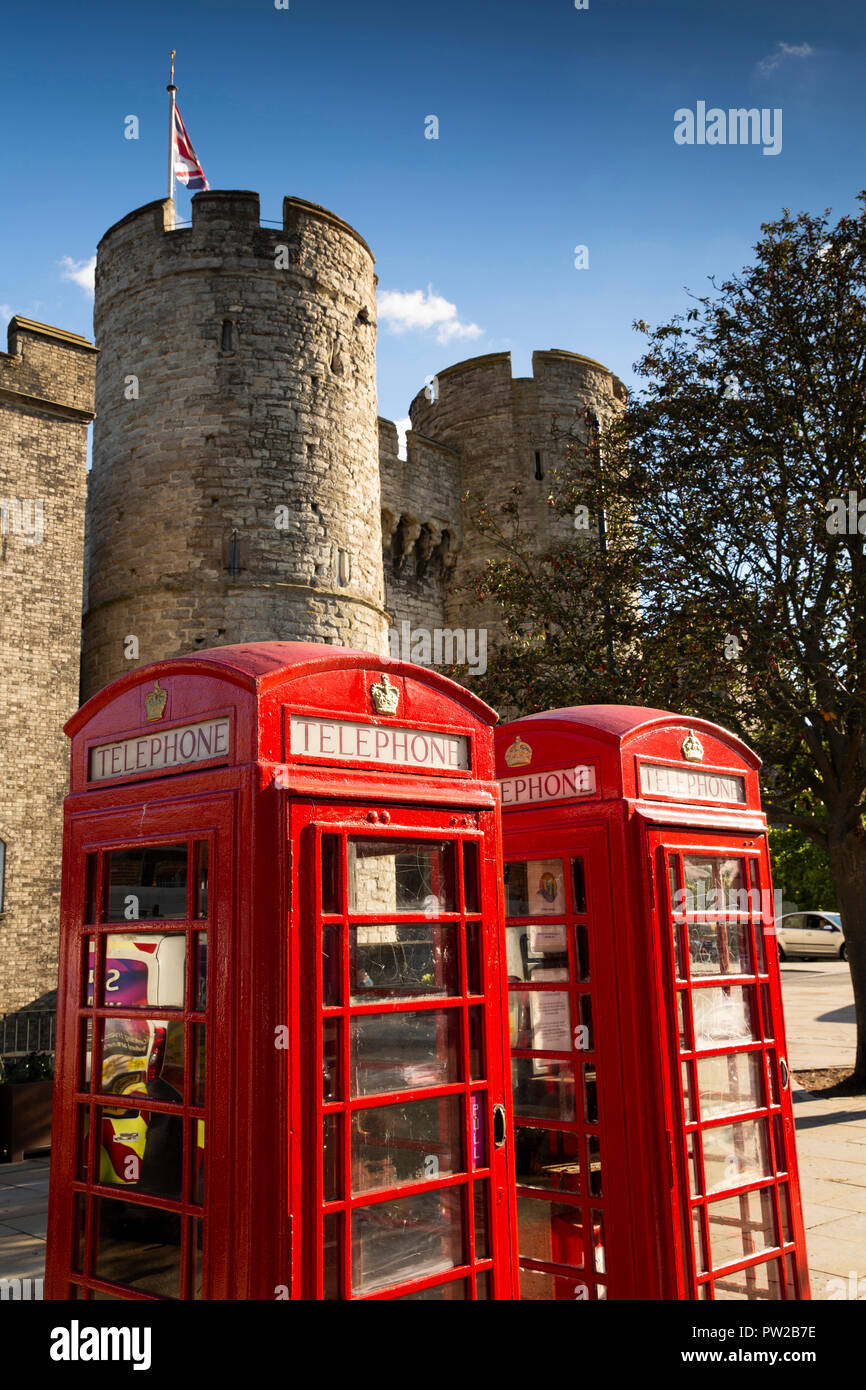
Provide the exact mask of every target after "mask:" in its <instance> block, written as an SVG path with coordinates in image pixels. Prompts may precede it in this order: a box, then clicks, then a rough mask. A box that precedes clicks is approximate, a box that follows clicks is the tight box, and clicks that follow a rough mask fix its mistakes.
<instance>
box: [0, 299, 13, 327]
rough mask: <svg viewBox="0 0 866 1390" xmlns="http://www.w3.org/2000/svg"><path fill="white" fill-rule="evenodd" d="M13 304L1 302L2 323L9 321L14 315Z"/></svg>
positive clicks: (0, 314)
mask: <svg viewBox="0 0 866 1390" xmlns="http://www.w3.org/2000/svg"><path fill="white" fill-rule="evenodd" d="M12 313H13V310H12V305H11V304H0V323H8V322H9V320H10V319H11V317H12Z"/></svg>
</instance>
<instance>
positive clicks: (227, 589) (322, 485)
mask: <svg viewBox="0 0 866 1390" xmlns="http://www.w3.org/2000/svg"><path fill="white" fill-rule="evenodd" d="M170 212H171V205H170V204H168V203H163V202H159V203H152V204H150V205H149V206H147V207H145V208H140V209H139V210H138V211H136V212H134V213H131V214H130V215H129V216H128V217H126V218H124V219H123V221H121V222H119V223H118V224H117V225H116V226H115V227H112V228H111V229H110V230H109V231H108V232H107V233H106V235H105V236H104V237H103V239H102V241H101V242H100V245H99V249H98V258H97V270H96V307H95V325H96V336H97V341H98V342H99V345H100V362H99V371H98V374H97V384H96V401H97V415H98V420H97V426H96V429H95V433H94V449H93V471H92V476H91V486H90V497H89V499H88V551H89V561H90V565H89V583H88V594H87V599H86V613H85V626H84V657H83V688H84V694H85V696H88V695H90V694H92V693H93V692H94V691H96V690H98V689H99V688H100V687H101V686H103V685H105V684H106V683H107V682H108V681H110V680H113V679H115V678H116V677H117V676H119V675H121V674H123V673H124V672H125V671H128V670H129V669H130V667H131V666H134V665H136V664H139V663H143V662H148V661H152V660H154V659H156V658H158V657H166V656H173V655H176V654H179V653H182V652H188V651H194V650H196V648H198V647H210V646H220V645H224V644H226V643H232V642H254V641H266V640H273V639H277V640H291V639H305V640H308V641H309V640H312V641H315V640H319V641H322V642H329V643H335V644H339V645H342V646H348V647H362V648H369V649H373V650H375V651H381V650H383V648H384V641H385V629H386V618H385V613H384V609H383V598H384V594H383V576H382V561H381V537H380V531H379V510H380V509H379V468H378V432H377V415H376V389H375V341H376V305H375V288H374V287H375V278H374V273H373V256H372V254H371V252H370V250H369V248H368V247H367V245H366V243H365V242H364V241H363V240H362V239H361V237H359V236H358V234H357V233H356V232H355V231H354V230H353V229H352V228H351V227H349V226H348V225H347V224H346V223H345V222H343V221H341V219H340V218H338V217H335V216H334V215H333V214H332V213H329V212H327V211H326V210H325V209H323V208H318V207H316V206H315V205H314V204H310V203H305V202H302V201H301V200H299V199H293V198H286V199H285V201H284V226H283V229H282V230H279V229H271V228H264V227H261V226H260V225H259V199H258V195H257V194H255V193H245V192H207V193H199V194H197V195H196V196H195V198H194V199H193V203H192V226H191V227H189V228H177V229H170ZM279 508H282V509H283V510H282V512H278V509H279ZM276 522H279V524H278V525H277V524H275V523H276ZM129 637H135V638H137V639H138V658H137V660H135V659H133V660H130V659H128V658H127V656H126V654H125V651H128V650H130V648H129V647H127V646H126V642H127V639H128V638H129Z"/></svg>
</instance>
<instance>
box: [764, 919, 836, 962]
mask: <svg viewBox="0 0 866 1390" xmlns="http://www.w3.org/2000/svg"><path fill="white" fill-rule="evenodd" d="M776 934H777V937H778V941H779V960H785V959H786V958H787V957H788V956H836V957H838V958H839V959H841V960H847V959H848V947H847V946H846V945H845V938H844V936H843V935H842V919H841V917H840V916H839V914H838V912H786V913H785V915H784V917H780V918H779V925H778V927H777V929H776Z"/></svg>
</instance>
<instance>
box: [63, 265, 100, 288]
mask: <svg viewBox="0 0 866 1390" xmlns="http://www.w3.org/2000/svg"><path fill="white" fill-rule="evenodd" d="M60 264H61V266H62V267H63V269H62V270H61V272H60V276H61V279H63V280H74V281H75V283H76V285H80V286H81V288H82V289H83V290H85V291H86V293H87V294H90V295H92V294H93V287H94V283H95V281H96V257H95V256H91V257H90V260H89V261H74V260H73V259H72V257H71V256H63V257H61V260H60Z"/></svg>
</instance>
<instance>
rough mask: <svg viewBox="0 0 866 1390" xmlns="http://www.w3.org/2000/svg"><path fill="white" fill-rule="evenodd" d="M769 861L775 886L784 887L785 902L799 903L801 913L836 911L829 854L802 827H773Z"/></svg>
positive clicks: (777, 887) (797, 904)
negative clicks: (795, 828) (799, 828)
mask: <svg viewBox="0 0 866 1390" xmlns="http://www.w3.org/2000/svg"><path fill="white" fill-rule="evenodd" d="M770 861H771V863H772V866H773V886H774V888H776V889H784V892H785V900H786V902H789V903H792V904H796V906H797V907H798V908H799V909H800V911H801V912H818V911H820V910H821V909H822V908H823V909H824V910H825V911H828V912H832V911H834V910H835V908H836V894H835V891H834V889H833V880H832V878H831V877H830V865H829V864H828V862H827V855H826V854H825V853H824V851H823V850H822V849H821V848H820V846H819V845H817V844H816V843H815V841H814V840H810V839H809V838H808V837H807V836H806V835H804V834H803V832H802V831H801V830H794V829H793V828H792V827H791V826H787V827H784V828H782V827H778V826H776V827H775V828H773V829H771V830H770ZM793 910H794V909H793V907H792V908H791V911H793Z"/></svg>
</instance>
